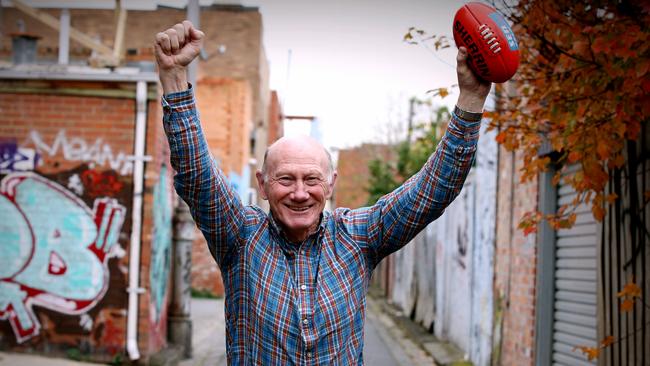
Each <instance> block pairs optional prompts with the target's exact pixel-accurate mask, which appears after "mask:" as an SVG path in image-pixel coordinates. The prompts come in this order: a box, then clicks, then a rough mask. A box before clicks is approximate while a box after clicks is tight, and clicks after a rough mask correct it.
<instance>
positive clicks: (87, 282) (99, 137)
mask: <svg viewBox="0 0 650 366" xmlns="http://www.w3.org/2000/svg"><path fill="white" fill-rule="evenodd" d="M39 83H40V84H43V82H39ZM52 83H56V84H57V85H58V87H60V88H61V89H60V90H59V91H57V90H55V88H54V87H53V85H46V86H43V85H41V87H42V89H41V90H40V91H39V89H38V88H36V87H34V83H33V82H29V81H12V82H8V81H0V84H2V85H1V86H2V88H3V90H4V91H5V92H4V93H2V94H0V179H1V181H2V185H1V188H0V206H2V207H1V208H0V222H3V223H5V224H4V226H3V224H0V235H1V236H2V241H3V245H4V248H5V249H3V250H8V251H9V252H16V253H21V254H20V255H14V256H3V259H1V260H0V267H2V268H8V270H5V271H4V272H3V273H2V275H1V276H0V294H2V295H1V296H2V297H3V299H2V300H3V301H4V304H5V305H4V306H1V305H0V344H2V347H4V348H8V349H11V350H13V351H27V352H48V353H61V354H68V355H69V354H79V355H83V356H86V357H89V358H90V359H93V360H97V361H110V360H113V359H115V358H117V357H122V358H124V348H125V342H126V341H125V337H126V319H127V312H126V308H127V291H126V288H127V286H128V261H129V258H128V250H129V246H130V235H131V230H132V225H131V214H132V213H131V209H132V204H133V175H132V174H133V173H132V172H133V169H132V160H131V159H130V156H131V155H132V154H133V146H134V135H135V134H134V128H135V100H134V99H135V97H134V93H132V92H129V90H130V89H133V86H134V84H133V83H130V84H119V85H118V83H98V82H52ZM12 88H14V89H16V90H23V91H26V90H29V92H24V93H15V92H11V89H12ZM106 90H113V91H115V90H122V91H121V92H117V93H113V95H114V97H107V96H106V95H107V93H106ZM152 90H155V88H154V89H152ZM66 93H67V94H66ZM116 95H117V96H116ZM157 104H158V103H157V101H151V102H150V103H149V108H148V109H149V135H148V136H147V153H148V154H151V155H152V156H153V158H154V160H153V161H152V162H151V163H148V164H147V165H148V166H147V170H146V172H147V175H146V180H145V188H146V190H145V195H144V206H143V231H142V232H143V235H142V245H143V248H142V257H141V262H142V263H143V266H142V268H141V270H142V274H141V278H142V281H141V286H142V287H144V288H145V290H146V291H145V294H144V295H143V296H142V297H141V298H140V311H141V312H140V323H139V327H140V330H139V337H141V338H140V341H141V343H140V344H141V347H142V352H143V354H144V357H145V359H146V357H147V356H148V354H150V353H152V352H155V351H157V350H159V349H160V348H161V347H162V346H163V345H164V337H165V335H166V329H164V324H165V323H166V314H165V308H166V298H167V297H168V291H166V287H167V284H168V282H167V278H164V276H163V277H160V276H158V278H160V280H161V281H162V286H161V288H163V292H162V293H161V292H160V291H158V293H157V295H160V296H159V298H160V299H162V302H160V304H162V305H163V306H162V307H159V309H160V311H158V313H157V315H156V319H155V320H156V324H153V323H151V322H150V321H149V318H150V316H151V314H150V309H151V304H152V301H153V300H151V298H152V295H151V292H152V288H151V284H150V283H149V280H148V279H149V278H150V273H151V271H150V266H149V263H150V259H151V251H152V243H153V242H156V243H159V244H160V243H161V241H160V240H158V241H156V240H154V238H153V236H154V234H153V232H154V231H155V230H159V229H158V228H157V227H156V223H155V220H154V219H153V216H154V207H153V206H155V204H154V201H155V197H154V195H153V191H154V190H153V189H152V187H154V186H155V185H157V184H158V183H159V182H160V177H161V174H160V172H161V171H168V169H167V168H162V166H163V165H164V163H163V160H162V159H163V158H164V155H165V152H164V151H165V150H164V146H163V145H162V144H161V143H160V142H161V139H160V136H161V131H160V130H159V129H158V130H157V128H156V126H155V125H154V123H153V121H156V123H155V124H156V125H159V124H160V122H159V121H160V113H159V112H158V111H157V110H158V107H157ZM169 193H170V191H169V190H166V191H165V192H159V196H164V195H165V194H169ZM158 208H163V210H161V211H171V207H161V206H160V205H159V204H158ZM7 223H9V224H7ZM158 237H159V238H163V236H161V234H160V233H159V234H158ZM21 238H23V239H21ZM163 241H164V240H163ZM163 244H164V243H163ZM158 268H159V269H160V271H162V272H163V274H164V272H165V270H166V268H164V266H163V267H160V266H158ZM154 292H155V291H154ZM62 300H65V304H66V306H65V307H63V306H62V304H63V303H62V302H61V301H62ZM6 304H8V305H6ZM34 305H38V306H34ZM14 316H17V318H14ZM152 339H157V340H156V341H155V342H152Z"/></svg>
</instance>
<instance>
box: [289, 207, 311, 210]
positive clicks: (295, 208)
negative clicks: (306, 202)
mask: <svg viewBox="0 0 650 366" xmlns="http://www.w3.org/2000/svg"><path fill="white" fill-rule="evenodd" d="M290 208H291V209H292V210H293V211H307V210H308V209H309V207H290Z"/></svg>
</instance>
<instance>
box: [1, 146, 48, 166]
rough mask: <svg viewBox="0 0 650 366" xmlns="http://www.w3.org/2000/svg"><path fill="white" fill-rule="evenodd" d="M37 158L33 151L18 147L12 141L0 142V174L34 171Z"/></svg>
mask: <svg viewBox="0 0 650 366" xmlns="http://www.w3.org/2000/svg"><path fill="white" fill-rule="evenodd" d="M39 158H40V156H39V155H38V153H37V152H36V151H34V150H33V149H23V148H20V147H18V144H17V143H16V141H15V140H14V139H11V140H0V173H3V174H6V173H12V172H16V171H30V170H34V167H35V166H36V165H37V164H38V160H39Z"/></svg>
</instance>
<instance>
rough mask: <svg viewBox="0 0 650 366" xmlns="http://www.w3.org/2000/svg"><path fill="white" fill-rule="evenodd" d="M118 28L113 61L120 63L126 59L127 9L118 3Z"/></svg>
mask: <svg viewBox="0 0 650 366" xmlns="http://www.w3.org/2000/svg"><path fill="white" fill-rule="evenodd" d="M115 11H116V12H117V14H118V16H117V26H116V30H115V42H113V59H114V60H116V61H117V62H118V63H119V62H120V61H121V60H122V59H123V58H124V31H125V29H126V9H124V7H123V6H122V5H121V4H120V1H119V0H118V1H117V8H116V9H115Z"/></svg>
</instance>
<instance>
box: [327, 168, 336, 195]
mask: <svg viewBox="0 0 650 366" xmlns="http://www.w3.org/2000/svg"><path fill="white" fill-rule="evenodd" d="M338 175H339V173H338V172H337V171H336V170H335V171H334V172H333V173H332V179H331V180H330V181H329V182H328V184H327V188H329V192H327V197H325V198H326V199H330V198H332V194H333V193H334V184H335V183H336V177H338Z"/></svg>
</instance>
